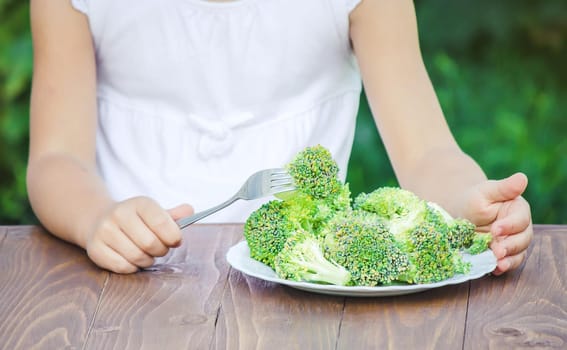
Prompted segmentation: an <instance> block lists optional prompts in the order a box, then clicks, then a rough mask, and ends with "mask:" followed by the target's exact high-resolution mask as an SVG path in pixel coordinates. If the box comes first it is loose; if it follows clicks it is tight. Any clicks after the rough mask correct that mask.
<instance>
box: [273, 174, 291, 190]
mask: <svg viewBox="0 0 567 350" xmlns="http://www.w3.org/2000/svg"><path fill="white" fill-rule="evenodd" d="M270 187H271V188H272V189H274V190H277V191H280V192H283V191H291V190H294V189H295V186H294V185H293V179H292V178H291V176H290V175H289V173H288V172H287V171H286V170H285V169H273V170H272V172H271V174H270Z"/></svg>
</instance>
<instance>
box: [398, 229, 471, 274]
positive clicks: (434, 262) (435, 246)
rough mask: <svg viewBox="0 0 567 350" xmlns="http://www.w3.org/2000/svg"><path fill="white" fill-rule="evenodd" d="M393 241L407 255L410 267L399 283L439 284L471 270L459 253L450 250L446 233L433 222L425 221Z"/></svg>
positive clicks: (445, 230)
mask: <svg viewBox="0 0 567 350" xmlns="http://www.w3.org/2000/svg"><path fill="white" fill-rule="evenodd" d="M396 239H397V240H398V242H399V244H401V246H402V247H403V248H402V249H403V250H404V251H405V252H406V253H407V254H408V257H409V260H410V263H411V265H412V268H411V269H410V270H409V271H408V272H407V273H406V274H405V275H403V276H400V278H399V280H400V281H405V282H408V283H432V282H438V281H442V280H444V279H447V278H450V277H452V276H454V275H455V274H457V273H466V272H468V270H469V269H470V265H469V264H467V263H465V262H464V261H463V260H462V256H461V255H460V253H459V251H458V250H456V249H453V248H452V247H451V244H450V243H449V239H448V235H447V229H446V228H445V229H443V227H442V226H439V225H438V224H437V223H435V222H432V221H425V222H423V223H421V224H420V225H418V226H417V227H415V228H414V229H413V230H411V231H410V232H409V234H406V235H400V236H397V237H396Z"/></svg>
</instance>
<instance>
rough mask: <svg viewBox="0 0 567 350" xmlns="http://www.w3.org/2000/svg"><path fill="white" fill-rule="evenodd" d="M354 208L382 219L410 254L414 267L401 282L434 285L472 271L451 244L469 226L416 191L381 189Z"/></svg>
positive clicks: (359, 198) (358, 200)
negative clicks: (439, 208)
mask: <svg viewBox="0 0 567 350" xmlns="http://www.w3.org/2000/svg"><path fill="white" fill-rule="evenodd" d="M354 208H355V210H356V209H359V210H365V211H367V212H371V213H374V214H376V215H377V216H379V217H380V218H381V219H382V221H383V223H384V225H386V227H388V229H389V230H390V232H391V233H392V234H393V236H394V238H395V239H396V241H397V242H398V244H399V245H400V246H401V247H402V250H403V251H404V252H405V253H407V254H408V257H409V261H410V268H409V269H408V270H407V271H406V272H405V273H404V274H403V275H401V276H400V278H399V280H400V281H405V282H408V283H430V282H436V281H440V280H443V279H446V278H449V277H452V276H453V275H454V274H456V273H464V272H466V271H467V270H468V268H469V266H468V264H466V263H464V262H463V260H462V257H461V255H460V253H459V252H458V250H457V249H455V248H454V247H453V246H452V244H451V242H452V241H453V240H454V239H453V238H452V237H453V236H458V235H459V231H458V230H460V229H463V228H467V227H468V226H466V225H463V223H462V222H461V221H455V220H451V221H450V222H448V221H449V220H448V219H447V217H446V216H445V214H446V215H449V214H447V213H446V212H445V211H443V212H441V211H439V210H437V207H435V206H432V205H428V203H427V202H425V201H424V200H422V199H420V198H419V197H418V196H417V195H415V194H414V193H413V192H410V191H408V190H405V189H402V188H399V187H382V188H378V189H376V190H375V191H373V192H371V193H369V194H365V193H363V194H360V195H359V196H357V197H356V199H355V201H354ZM449 217H450V216H449ZM451 219H452V218H451ZM471 225H472V224H471ZM473 227H474V225H473ZM473 232H474V230H473Z"/></svg>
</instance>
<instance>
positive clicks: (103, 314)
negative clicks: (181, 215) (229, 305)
mask: <svg viewBox="0 0 567 350" xmlns="http://www.w3.org/2000/svg"><path fill="white" fill-rule="evenodd" d="M241 232H242V227H241V226H234V225H220V226H219V225H217V226H211V225H193V226H190V227H189V228H188V229H186V231H185V235H184V241H183V245H182V246H181V247H179V248H178V249H174V250H172V251H171V254H170V255H168V256H166V257H165V258H164V259H162V261H161V262H158V263H157V264H156V266H155V267H154V268H152V269H151V270H150V271H145V272H139V273H137V274H133V275H117V274H112V275H111V277H110V279H109V282H108V284H107V286H106V288H105V292H104V295H103V297H102V299H101V303H100V305H99V309H98V313H97V315H96V319H95V322H94V327H93V329H92V331H91V333H90V335H89V338H88V341H87V347H86V348H87V349H120V350H123V349H204V348H208V347H209V346H210V343H211V339H212V337H213V334H214V328H215V323H216V320H217V314H218V310H219V307H220V300H221V296H222V293H223V290H224V288H225V286H226V281H227V277H228V271H229V266H228V264H227V262H226V259H225V254H226V251H227V250H228V248H229V247H230V246H231V245H233V244H235V243H236V241H237V240H238V238H239V237H240V235H241Z"/></svg>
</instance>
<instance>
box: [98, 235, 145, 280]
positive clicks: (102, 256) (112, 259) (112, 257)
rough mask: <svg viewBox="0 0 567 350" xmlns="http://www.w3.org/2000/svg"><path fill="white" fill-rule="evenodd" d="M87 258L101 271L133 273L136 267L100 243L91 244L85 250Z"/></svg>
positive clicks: (136, 269)
mask: <svg viewBox="0 0 567 350" xmlns="http://www.w3.org/2000/svg"><path fill="white" fill-rule="evenodd" d="M87 254H88V256H89V258H90V259H91V260H92V261H93V262H94V263H95V264H97V265H98V266H100V267H102V268H103V269H106V270H109V271H113V272H116V273H134V272H137V271H138V267H137V266H135V265H133V264H132V263H130V262H129V261H128V260H126V259H125V258H124V257H123V256H121V255H120V254H118V253H117V252H116V251H114V249H112V248H110V247H109V246H107V245H106V244H104V243H103V242H102V241H96V242H93V243H92V245H91V246H90V247H89V249H87Z"/></svg>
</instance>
